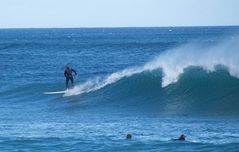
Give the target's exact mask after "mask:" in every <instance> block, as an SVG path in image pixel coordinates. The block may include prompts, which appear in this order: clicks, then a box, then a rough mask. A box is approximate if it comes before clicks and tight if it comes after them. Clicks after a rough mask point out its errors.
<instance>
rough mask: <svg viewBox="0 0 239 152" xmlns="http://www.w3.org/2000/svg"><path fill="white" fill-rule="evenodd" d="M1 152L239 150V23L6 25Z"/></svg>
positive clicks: (1, 34) (1, 42)
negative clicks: (68, 78) (70, 80)
mask: <svg viewBox="0 0 239 152" xmlns="http://www.w3.org/2000/svg"><path fill="white" fill-rule="evenodd" d="M66 64H70V65H71V67H72V68H73V69H75V70H77V73H78V77H77V79H75V81H76V84H75V87H74V88H71V89H69V90H68V92H67V93H65V94H57V95H46V94H44V92H49V91H62V90H65V77H64V69H65V65H66ZM128 133H131V134H132V136H133V137H132V139H131V140H126V139H125V138H126V135H127V134H128ZM181 134H185V135H186V136H187V138H186V141H185V142H183V141H172V139H175V138H178V137H179V136H180V135H181ZM0 151H1V152H4V151H29V152H32V151H34V152H37V151H80V152H88V151H90V152H94V151H95V152H99V151H100V152H101V151H102V152H104V151H105V152H113V151H120V152H139V151H140V152H144V151H145V152H155V151H181V152H187V151H235V152H237V151H239V27H237V26H230V27H164V28H72V29H0Z"/></svg>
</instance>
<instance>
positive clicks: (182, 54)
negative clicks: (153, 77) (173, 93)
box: [65, 40, 239, 96]
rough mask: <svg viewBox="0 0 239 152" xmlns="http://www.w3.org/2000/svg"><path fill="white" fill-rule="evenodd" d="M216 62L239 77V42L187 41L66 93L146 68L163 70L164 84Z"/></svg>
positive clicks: (97, 86)
mask: <svg viewBox="0 0 239 152" xmlns="http://www.w3.org/2000/svg"><path fill="white" fill-rule="evenodd" d="M217 65H223V66H224V67H226V68H227V69H228V72H229V73H230V74H231V75H232V76H234V77H237V78H239V66H238V65H239V41H238V40H233V41H227V42H223V43H219V44H218V45H216V46H211V47H209V48H206V47H204V46H201V45H197V44H188V45H184V46H181V47H178V48H175V49H172V50H168V51H165V52H163V53H161V54H160V55H159V56H158V57H156V58H155V59H153V60H152V61H150V62H148V63H146V64H145V65H143V66H139V67H132V68H128V69H125V70H122V71H118V72H115V73H112V74H111V75H108V76H106V77H104V78H95V79H91V80H88V81H86V82H85V83H83V84H80V85H78V86H76V87H75V88H74V89H71V90H69V91H68V92H67V93H66V94H65V96H71V95H79V94H82V93H88V92H91V91H95V90H98V89H101V88H103V87H105V86H107V85H109V84H112V83H115V82H117V81H118V80H120V79H122V78H124V77H130V76H132V75H134V74H138V73H142V72H145V71H153V70H156V69H162V72H163V81H162V87H165V86H167V85H169V84H172V83H175V82H177V81H178V79H179V77H180V75H181V74H182V73H183V72H184V70H185V68H188V67H190V66H198V67H201V68H203V69H204V70H206V71H207V72H213V71H215V70H216V68H215V67H216V66H217Z"/></svg>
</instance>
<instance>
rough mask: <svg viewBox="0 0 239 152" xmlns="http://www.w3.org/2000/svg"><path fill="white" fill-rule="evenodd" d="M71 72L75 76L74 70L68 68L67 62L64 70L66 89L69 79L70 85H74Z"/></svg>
mask: <svg viewBox="0 0 239 152" xmlns="http://www.w3.org/2000/svg"><path fill="white" fill-rule="evenodd" d="M72 72H74V74H75V75H74V76H75V77H76V76H77V73H76V70H74V69H72V68H70V66H69V64H67V65H66V68H65V72H64V75H65V77H66V89H68V83H69V80H71V85H72V86H74V78H73V75H72Z"/></svg>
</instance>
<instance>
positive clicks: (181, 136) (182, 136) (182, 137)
mask: <svg viewBox="0 0 239 152" xmlns="http://www.w3.org/2000/svg"><path fill="white" fill-rule="evenodd" d="M178 140H180V141H185V140H186V136H185V135H184V134H182V135H180V136H179V138H178Z"/></svg>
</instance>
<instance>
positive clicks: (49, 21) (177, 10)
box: [0, 0, 239, 28]
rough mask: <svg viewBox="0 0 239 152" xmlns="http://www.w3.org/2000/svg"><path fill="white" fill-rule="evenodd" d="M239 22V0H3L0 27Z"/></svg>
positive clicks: (219, 23)
mask: <svg viewBox="0 0 239 152" xmlns="http://www.w3.org/2000/svg"><path fill="white" fill-rule="evenodd" d="M207 25H209V26H214V25H239V0H0V28H12V27H19V28H22V27H25V28H26V27H142V26H143V27H145V26H147V27H148V26H154V27H158V26H207Z"/></svg>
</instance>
